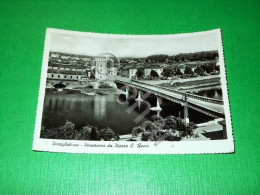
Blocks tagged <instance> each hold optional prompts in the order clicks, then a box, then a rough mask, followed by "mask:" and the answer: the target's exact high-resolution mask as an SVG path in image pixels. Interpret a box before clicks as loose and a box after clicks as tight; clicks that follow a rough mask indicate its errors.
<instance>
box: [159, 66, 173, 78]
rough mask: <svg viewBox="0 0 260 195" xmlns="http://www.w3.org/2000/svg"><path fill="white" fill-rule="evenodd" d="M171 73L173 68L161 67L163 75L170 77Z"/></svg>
mask: <svg viewBox="0 0 260 195" xmlns="http://www.w3.org/2000/svg"><path fill="white" fill-rule="evenodd" d="M173 73H174V70H173V69H170V68H164V69H163V72H162V75H163V76H164V77H172V76H173Z"/></svg>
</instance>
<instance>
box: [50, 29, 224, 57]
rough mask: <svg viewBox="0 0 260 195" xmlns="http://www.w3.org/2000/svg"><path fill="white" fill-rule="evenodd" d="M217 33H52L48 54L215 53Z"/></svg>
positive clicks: (130, 55) (139, 54) (132, 55)
mask: <svg viewBox="0 0 260 195" xmlns="http://www.w3.org/2000/svg"><path fill="white" fill-rule="evenodd" d="M218 33H219V31H208V32H203V33H192V34H182V35H177V36H174V35H166V36H157V37H155V36H132V37H129V36H128V37H126V36H122V35H120V36H115V35H108V34H106V35H101V34H83V33H78V34H72V32H70V31H58V32H55V31H54V32H52V33H51V48H50V50H51V51H56V52H64V53H70V54H81V55H90V56H98V55H100V54H103V53H106V52H108V53H112V54H114V55H115V56H117V57H146V56H149V55H154V54H167V55H174V54H178V53H190V52H198V51H212V50H217V49H218V47H217V45H218V44H217V35H218Z"/></svg>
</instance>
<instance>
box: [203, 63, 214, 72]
mask: <svg viewBox="0 0 260 195" xmlns="http://www.w3.org/2000/svg"><path fill="white" fill-rule="evenodd" d="M201 68H202V69H203V70H204V71H206V72H207V73H208V74H209V73H211V72H213V71H214V66H212V65H202V66H201Z"/></svg>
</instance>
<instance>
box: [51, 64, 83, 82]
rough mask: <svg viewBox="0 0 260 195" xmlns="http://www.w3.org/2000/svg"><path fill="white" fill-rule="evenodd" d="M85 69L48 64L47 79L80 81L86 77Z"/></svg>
mask: <svg viewBox="0 0 260 195" xmlns="http://www.w3.org/2000/svg"><path fill="white" fill-rule="evenodd" d="M86 74H87V73H86V69H85V67H82V66H74V65H60V64H53V63H49V66H48V72H47V78H48V79H56V80H70V81H80V80H81V77H82V76H86Z"/></svg>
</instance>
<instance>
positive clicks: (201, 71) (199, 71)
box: [194, 66, 204, 75]
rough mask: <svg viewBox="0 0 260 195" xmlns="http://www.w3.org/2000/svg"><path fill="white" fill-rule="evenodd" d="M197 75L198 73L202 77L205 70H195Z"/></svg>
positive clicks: (199, 68)
mask: <svg viewBox="0 0 260 195" xmlns="http://www.w3.org/2000/svg"><path fill="white" fill-rule="evenodd" d="M194 72H195V73H197V74H198V75H202V74H203V73H204V70H203V69H202V68H201V67H200V66H198V67H197V68H196V69H195V70H194Z"/></svg>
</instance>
